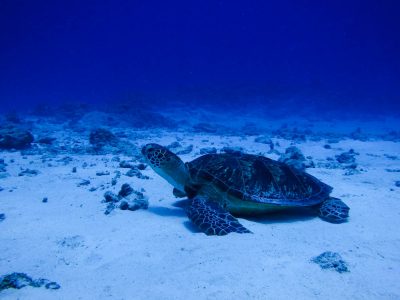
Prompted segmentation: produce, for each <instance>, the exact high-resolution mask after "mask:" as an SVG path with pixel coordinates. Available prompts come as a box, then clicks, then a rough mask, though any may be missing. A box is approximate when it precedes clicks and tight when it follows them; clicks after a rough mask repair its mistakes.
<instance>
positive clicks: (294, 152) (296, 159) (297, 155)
mask: <svg viewBox="0 0 400 300" xmlns="http://www.w3.org/2000/svg"><path fill="white" fill-rule="evenodd" d="M278 160H279V161H280V162H283V163H285V164H287V165H289V166H291V167H293V168H296V169H298V170H302V171H304V170H305V169H306V168H313V167H315V165H314V162H313V161H312V160H311V159H306V158H305V157H304V155H303V153H302V152H301V151H300V149H299V148H297V147H295V146H290V147H288V148H287V149H286V150H285V153H284V154H281V157H280V158H279V159H278Z"/></svg>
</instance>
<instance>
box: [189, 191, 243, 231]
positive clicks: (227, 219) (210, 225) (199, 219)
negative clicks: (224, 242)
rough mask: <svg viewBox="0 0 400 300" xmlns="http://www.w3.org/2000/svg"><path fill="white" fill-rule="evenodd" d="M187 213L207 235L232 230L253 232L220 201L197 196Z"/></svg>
mask: <svg viewBox="0 0 400 300" xmlns="http://www.w3.org/2000/svg"><path fill="white" fill-rule="evenodd" d="M186 213H187V215H188V217H189V219H190V220H191V221H192V222H193V223H194V224H195V225H196V226H197V227H198V228H199V229H200V230H201V231H202V232H204V233H205V234H207V235H226V234H228V233H230V232H237V233H251V231H250V230H248V229H247V228H245V227H243V225H242V224H240V223H239V221H238V220H237V219H236V218H234V217H233V216H232V215H231V214H230V213H229V212H228V211H226V210H225V209H223V208H222V207H221V206H220V205H219V204H218V203H216V202H214V201H211V200H209V199H208V198H206V197H200V196H196V197H194V198H193V199H192V203H191V205H190V206H189V207H188V208H187V210H186Z"/></svg>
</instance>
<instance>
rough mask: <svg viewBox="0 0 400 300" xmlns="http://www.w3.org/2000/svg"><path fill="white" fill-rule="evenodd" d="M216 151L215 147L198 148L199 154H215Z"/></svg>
mask: <svg viewBox="0 0 400 300" xmlns="http://www.w3.org/2000/svg"><path fill="white" fill-rule="evenodd" d="M215 153H217V149H216V148H215V147H205V148H201V149H200V154H201V155H204V154H215Z"/></svg>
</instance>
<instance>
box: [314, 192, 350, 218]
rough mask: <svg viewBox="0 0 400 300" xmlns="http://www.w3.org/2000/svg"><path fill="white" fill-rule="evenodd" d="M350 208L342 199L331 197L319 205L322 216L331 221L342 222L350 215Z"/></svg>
mask: <svg viewBox="0 0 400 300" xmlns="http://www.w3.org/2000/svg"><path fill="white" fill-rule="evenodd" d="M349 210H350V208H349V207H348V206H347V205H346V204H345V203H344V202H343V201H342V200H340V199H337V198H333V197H331V198H329V199H328V200H325V201H324V202H322V204H321V206H320V207H319V216H320V218H322V219H324V220H326V221H328V222H331V223H342V222H344V221H346V220H347V218H348V217H349Z"/></svg>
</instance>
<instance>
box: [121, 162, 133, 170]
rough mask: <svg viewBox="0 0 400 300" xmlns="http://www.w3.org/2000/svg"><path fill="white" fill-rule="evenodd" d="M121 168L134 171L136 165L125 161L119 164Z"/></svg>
mask: <svg viewBox="0 0 400 300" xmlns="http://www.w3.org/2000/svg"><path fill="white" fill-rule="evenodd" d="M119 167H120V168H125V169H134V168H135V165H134V164H133V162H129V161H126V160H123V161H121V162H120V163H119Z"/></svg>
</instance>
